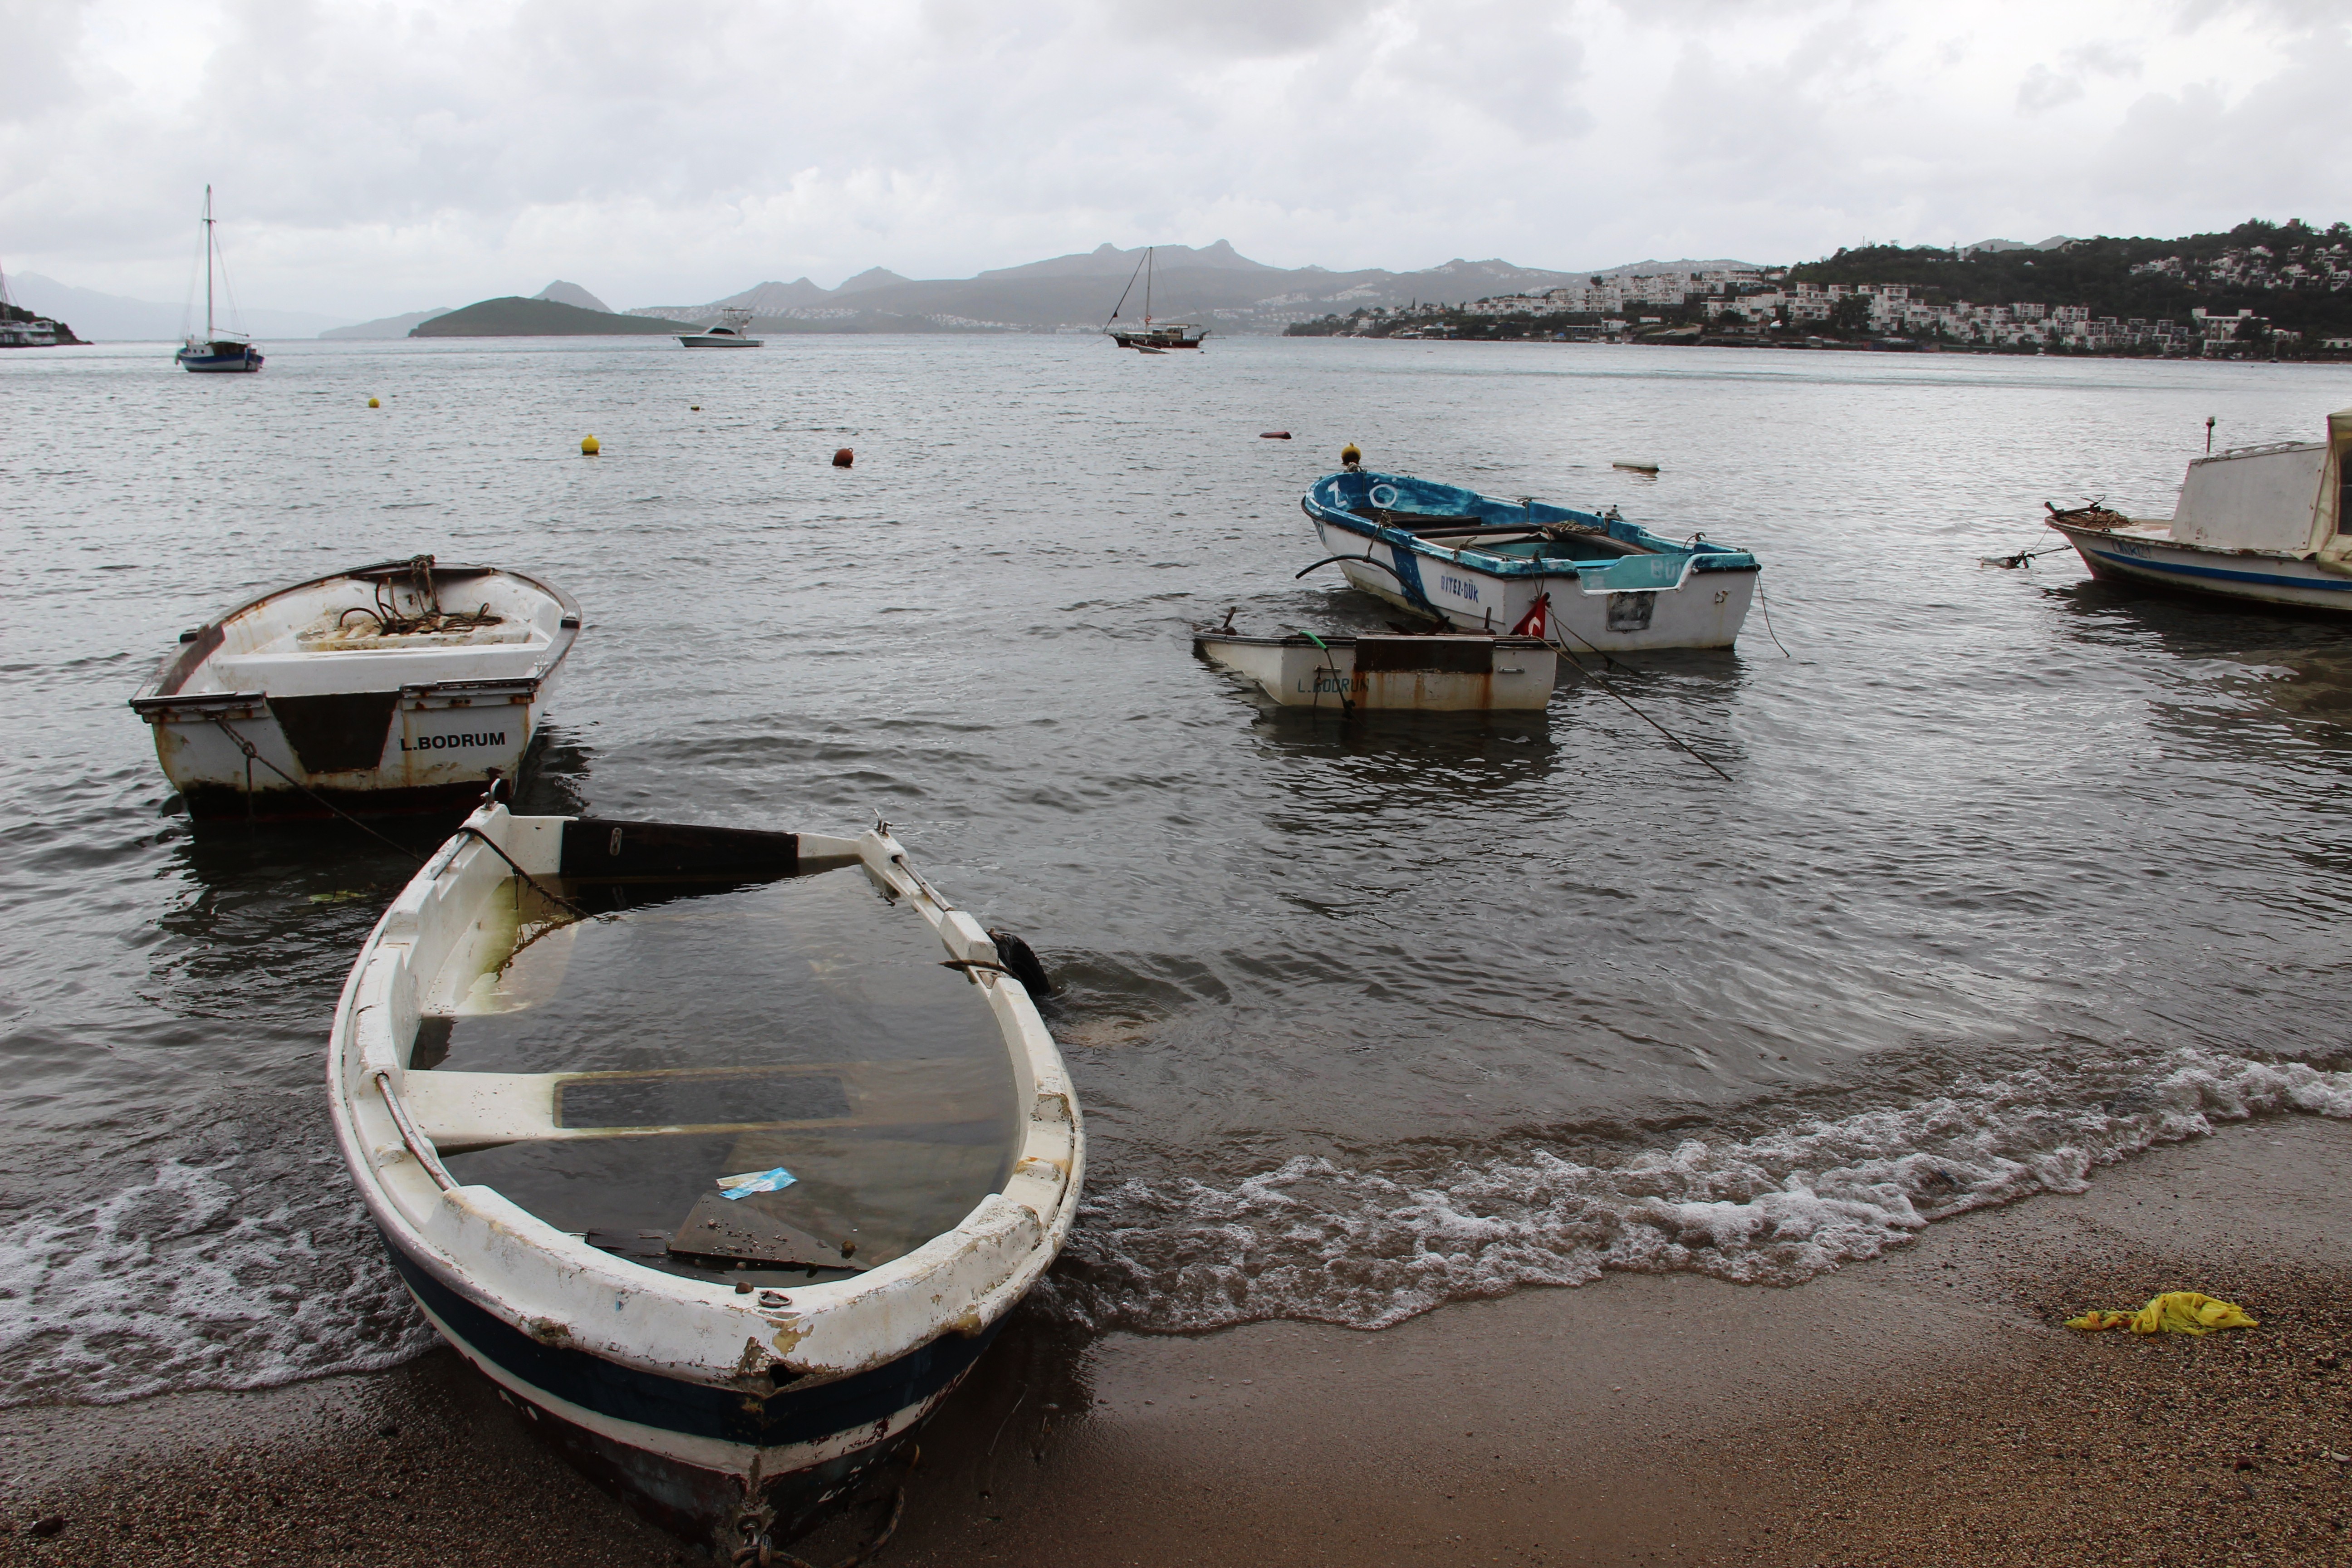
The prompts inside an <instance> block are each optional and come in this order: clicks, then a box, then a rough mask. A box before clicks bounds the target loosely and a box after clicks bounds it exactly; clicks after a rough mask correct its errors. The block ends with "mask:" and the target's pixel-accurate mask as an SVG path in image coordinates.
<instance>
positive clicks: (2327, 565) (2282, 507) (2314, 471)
mask: <svg viewBox="0 0 2352 1568" xmlns="http://www.w3.org/2000/svg"><path fill="white" fill-rule="evenodd" d="M2347 450H2352V409H2346V410H2344V411H2343V412H2342V413H2338V414H2332V415H2330V416H2328V418H2327V438H2326V440H2323V441H2290V442H2280V443H2276V444H2274V445H2271V446H2263V447H2239V448H2237V449H2235V450H2232V451H2227V452H2217V453H2215V454H2214V455H2213V456H2211V457H2210V458H2196V459H2194V460H2193V461H2191V462H2190V463H2189V473H2188V477H2187V478H2186V479H2184V480H2183V481H2182V483H2181V486H2180V499H2179V502H2178V503H2177V504H2176V505H2175V506H2174V508H2173V514H2172V516H2170V517H2168V518H2157V519H2134V518H2129V517H2126V516H2124V515H2122V514H2121V513H2119V512H2114V511H2110V510H2107V509H2106V508H2105V507H2104V506H2101V505H2098V504H2097V503H2093V504H2091V505H2088V506H2082V507H2075V508H2073V509H2071V510H2063V511H2062V510H2059V509H2058V508H2057V507H2054V506H2051V507H2049V509H2048V510H2049V512H2050V517H2049V520H2048V521H2049V524H2050V526H2051V527H2052V528H2054V529H2056V530H2057V531H2059V532H2060V533H2062V534H2063V535H2065V537H2066V540H2067V542H2069V543H2070V544H2072V545H2074V549H2075V552H2077V553H2078V554H2080V555H2081V556H2082V557H2083V564H2084V565H2085V566H2087V567H2089V568H2090V569H2091V574H2092V575H2093V576H2095V577H2099V578H2103V579H2107V580H2110V581H2122V582H2130V583H2141V584H2150V585H2153V586H2158V587H2164V588H2174V589H2179V590H2183V591H2186V592H2189V593H2192V594H2204V595H2212V596H2213V597H2216V598H2223V599H2239V600H2246V601H2251V602H2252V603H2255V604H2263V605H2294V606H2297V607H2299V608H2304V609H2315V610H2352V488H2347V487H2352V465H2347V463H2346V461H2345V454H2346V452H2347ZM2044 504H2045V505H2047V503H2044Z"/></svg>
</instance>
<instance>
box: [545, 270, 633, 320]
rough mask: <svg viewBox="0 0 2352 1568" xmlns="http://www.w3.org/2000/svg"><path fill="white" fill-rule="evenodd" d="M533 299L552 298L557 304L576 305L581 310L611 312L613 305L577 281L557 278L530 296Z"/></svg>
mask: <svg viewBox="0 0 2352 1568" xmlns="http://www.w3.org/2000/svg"><path fill="white" fill-rule="evenodd" d="M531 298H532V299H534V300H554V301H555V302H556V303H557V304H559V305H576V306H578V307H579V308H580V309H581V310H602V311H603V312H604V314H605V315H608V316H609V315H611V314H613V307H612V306H610V305H607V304H606V303H604V300H599V299H598V298H596V296H595V295H593V294H591V293H590V292H588V290H587V289H583V288H582V287H580V285H579V284H577V283H566V282H565V281H564V280H563V279H561V278H559V279H556V280H555V281H554V282H552V283H550V284H549V285H548V286H547V287H546V288H544V289H541V290H540V291H539V292H538V293H536V294H533V295H532V296H531Z"/></svg>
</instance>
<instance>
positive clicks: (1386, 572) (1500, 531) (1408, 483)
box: [1299, 468, 1759, 654]
mask: <svg viewBox="0 0 2352 1568" xmlns="http://www.w3.org/2000/svg"><path fill="white" fill-rule="evenodd" d="M1299 505H1300V507H1301V509H1302V510H1305V511H1306V513H1307V520H1308V521H1310V522H1312V523H1313V524H1314V527H1315V536H1316V538H1318V540H1320V541H1321V542H1322V544H1323V548H1324V549H1325V550H1326V551H1328V552H1329V553H1328V555H1327V556H1326V557H1325V558H1324V559H1323V560H1321V561H1318V562H1317V563H1315V565H1316V566H1326V565H1336V566H1338V567H1339V570H1340V572H1341V574H1343V575H1345V576H1346V578H1347V580H1348V583H1349V585H1350V586H1351V587H1355V588H1359V589H1361V590H1362V591H1363V592H1365V593H1367V594H1370V595H1373V596H1374V597H1376V598H1380V599H1384V600H1386V601H1387V602H1388V603H1390V604H1391V605H1396V606H1397V607H1398V608H1400V609H1403V610H1410V611H1412V613H1414V614H1416V615H1420V616H1429V617H1431V618H1433V619H1435V620H1440V621H1443V622H1445V623H1446V624H1448V625H1451V626H1457V627H1459V628H1460V629H1462V630H1464V631H1470V632H1484V633H1488V634H1500V633H1513V634H1519V633H1526V634H1532V635H1536V636H1548V637H1549V638H1550V639H1551V640H1552V641H1553V642H1554V643H1556V644H1557V645H1558V646H1559V647H1561V648H1563V649H1564V650H1565V651H1567V652H1569V653H1570V654H1576V653H1582V652H1588V651H1606V652H1610V653H1616V652H1620V651H1628V650H1633V649H1642V648H1670V647H1731V646H1732V644H1733V642H1734V641H1735V640H1737V639H1738V636H1739V627H1740V625H1741V623H1742V622H1744V621H1745V620H1746V619H1747V618H1748V602H1749V601H1750V600H1751V599H1752V598H1753V597H1754V595H1755V593H1756V579H1757V573H1758V571H1759V566H1758V564H1757V561H1756V557H1754V556H1753V555H1750V554H1748V552H1746V551H1743V550H1735V549H1733V548H1731V547H1730V546H1728V545H1723V544H1716V543H1712V542H1709V541H1708V540H1707V538H1706V535H1705V534H1696V535H1694V536H1693V537H1692V538H1691V539H1690V540H1689V542H1685V543H1677V542H1675V541H1673V540H1670V539H1664V538H1661V537H1659V536H1658V535H1656V534H1654V533H1652V532H1650V531H1648V530H1646V529H1643V528H1640V527H1638V526H1636V525H1635V524H1633V523H1630V522H1627V521H1625V520H1624V519H1622V518H1621V517H1619V516H1618V515H1617V512H1616V509H1615V508H1613V507H1612V508H1611V509H1610V510H1608V511H1607V512H1605V513H1593V512H1584V511H1575V510H1570V509H1569V508H1567V507H1559V506H1549V505H1546V504H1545V503H1543V502H1541V501H1536V500H1496V499H1495V498H1493V497H1491V496H1483V495H1480V494H1478V493H1477V492H1476V491H1475V490H1468V489H1461V488H1460V487H1458V486H1454V485H1441V484H1436V483H1433V482H1432V481H1430V480H1427V479H1410V478H1407V477H1405V476H1402V475H1397V474H1378V473H1372V472H1369V471H1367V470H1363V469H1359V468H1349V469H1346V470H1344V471H1342V472H1339V473H1336V474H1328V475H1326V476H1325V477H1324V478H1322V479H1318V480H1316V481H1315V484H1314V486H1313V487H1312V488H1311V489H1308V490H1307V494H1306V495H1305V496H1304V497H1303V498H1301V500H1300V501H1299ZM1312 570H1314V567H1308V568H1307V571H1312ZM1299 575H1300V576H1305V575H1306V572H1301V573H1300V574H1299Z"/></svg>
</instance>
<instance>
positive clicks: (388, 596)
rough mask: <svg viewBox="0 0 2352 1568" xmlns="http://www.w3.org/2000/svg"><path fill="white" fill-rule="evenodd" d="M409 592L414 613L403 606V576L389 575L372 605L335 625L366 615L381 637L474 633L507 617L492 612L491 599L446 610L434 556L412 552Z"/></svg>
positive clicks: (343, 616) (347, 612)
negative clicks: (479, 604) (477, 606)
mask: <svg viewBox="0 0 2352 1568" xmlns="http://www.w3.org/2000/svg"><path fill="white" fill-rule="evenodd" d="M407 572H408V591H409V592H410V593H411V594H414V595H415V596H416V604H417V609H416V613H415V614H414V615H409V614H405V613H404V612H403V611H402V609H401V607H400V579H399V578H397V577H393V576H386V577H383V578H382V579H379V580H378V581H377V583H376V584H375V604H374V605H373V606H370V605H352V607H351V608H350V609H348V610H345V611H344V612H343V613H342V614H341V616H337V617H336V620H335V625H336V626H344V625H347V624H348V623H349V622H350V620H351V618H352V616H367V618H368V619H370V620H372V621H373V622H374V623H375V630H376V635H377V636H378V637H406V636H409V635H410V634H412V633H415V632H471V631H479V630H480V629H481V628H482V627H484V626H497V625H498V624H499V622H500V621H502V620H504V619H505V618H506V617H504V616H497V615H493V614H491V613H490V606H489V602H488V600H484V601H483V603H482V607H481V608H480V609H478V610H444V609H443V608H442V607H441V590H440V588H439V587H438V586H437V585H436V584H435V583H434V581H433V557H431V556H430V555H412V556H410V557H409V559H408V562H407Z"/></svg>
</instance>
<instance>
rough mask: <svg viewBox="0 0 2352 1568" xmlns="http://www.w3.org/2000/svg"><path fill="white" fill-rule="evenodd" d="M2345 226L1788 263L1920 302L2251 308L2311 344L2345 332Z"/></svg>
mask: <svg viewBox="0 0 2352 1568" xmlns="http://www.w3.org/2000/svg"><path fill="white" fill-rule="evenodd" d="M2347 266H2352V228H2347V226H2345V225H2343V224H2340V223H2339V224H2336V225H2334V226H2331V227H2329V228H2327V229H2326V230H2324V231H2323V230H2320V229H2316V228H2314V227H2312V226H2309V225H2307V224H2305V223H2303V222H2302V221H2300V220H2299V219H2296V220H2290V221H2288V222H2286V223H2276V224H2274V223H2264V222H2262V221H2260V220H2256V221H2253V222H2250V223H2242V224H2240V225H2239V226H2237V227H2235V228H2233V229H2231V230H2230V231H2229V232H2228V233H2227V234H2192V235H2187V236H2184V237H2181V238H2179V239H2121V238H2112V237H2105V236H2102V237H2098V238H2096V239H2074V240H2069V241H2067V242H2066V243H2065V244H2064V245H2063V246H2061V247H2058V248H2056V249H2054V250H2030V249H2028V250H2001V251H1982V250H1980V251H1977V252H1974V253H1972V254H1969V255H1967V256H1962V255H1960V254H1959V253H1958V252H1956V251H1950V250H1939V249H1935V248H1933V247H1926V246H1922V247H1918V248H1916V249H1905V248H1904V247H1901V246H1894V245H1872V246H1864V247H1861V248H1859V249H1855V250H1841V251H1839V252H1838V253H1837V254H1836V255H1834V256H1832V257H1830V258H1827V259H1825V260H1822V261H1809V262H1805V263H1802V264H1801V265H1799V266H1796V267H1791V268H1789V281H1790V282H1791V283H1907V284H1909V285H1910V286H1911V289H1912V291H1913V294H1914V296H1915V297H1918V298H1922V299H1924V300H1926V301H1927V303H1929V304H1950V303H1955V302H1957V301H1959V300H1970V301H1972V302H1974V303H1976V304H1979V305H1984V304H1995V303H2006V302H2008V301H2011V300H2034V301H2036V302H2039V303H2041V304H2044V305H2084V306H2088V307H2089V308H2090V311H2091V314H2092V315H2093V316H2114V317H2117V318H2119V319H2127V318H2130V317H2133V316H2140V317H2145V318H2147V319H2148V320H2151V321H2155V320H2185V319H2187V317H2188V315H2189V311H2190V310H2193V309H2198V308H2202V309H2203V310H2206V311H2207V312H2208V313H2210V314H2222V315H2227V314H2230V313H2231V312H2233V311H2237V310H2252V311H2253V312H2254V313H2255V314H2256V315H2258V316H2266V317H2268V318H2269V319H2270V321H2271V323H2272V325H2273V326H2275V327H2280V328H2283V329H2285V330H2287V331H2299V332H2303V333H2305V335H2306V336H2308V337H2339V336H2352V289H2347V288H2346V287H2345V284H2346V279H2347Z"/></svg>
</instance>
